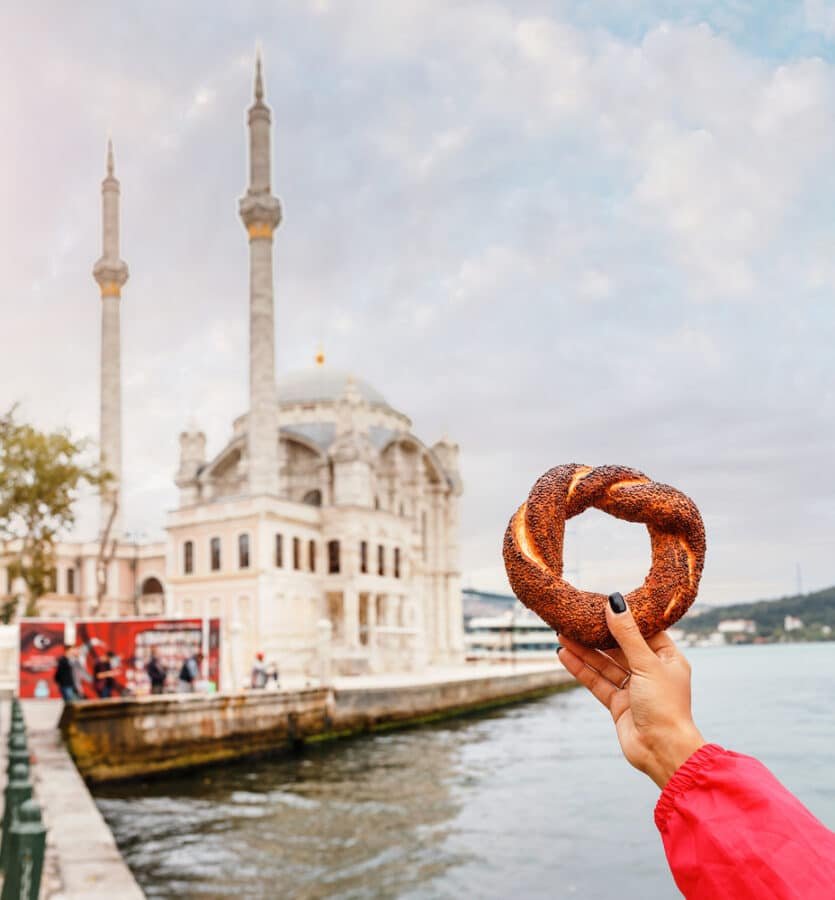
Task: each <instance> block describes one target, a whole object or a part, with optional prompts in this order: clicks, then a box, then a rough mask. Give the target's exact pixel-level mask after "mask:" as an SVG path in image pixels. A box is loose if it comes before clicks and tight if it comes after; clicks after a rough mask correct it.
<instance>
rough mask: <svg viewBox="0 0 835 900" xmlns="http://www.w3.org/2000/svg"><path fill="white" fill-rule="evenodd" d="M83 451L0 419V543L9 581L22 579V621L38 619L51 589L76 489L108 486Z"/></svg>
mask: <svg viewBox="0 0 835 900" xmlns="http://www.w3.org/2000/svg"><path fill="white" fill-rule="evenodd" d="M87 449H88V447H87V444H86V443H85V442H84V441H75V440H73V439H72V437H71V436H70V434H69V432H68V431H66V430H59V431H53V432H43V431H38V430H37V429H36V428H34V427H33V426H31V425H27V424H22V423H19V422H17V421H16V419H15V410H14V409H12V410H10V411H9V412H8V413H6V414H5V415H4V416H2V417H0V540H2V541H3V543H4V545H5V546H4V551H5V553H6V554H8V553H12V554H13V558H12V560H11V562H10V564H9V575H10V578H16V577H22V578H23V580H24V581H25V582H26V586H27V588H28V590H29V603H28V606H27V610H26V613H27V615H35V614H37V603H38V599H39V598H40V597H42V596H43V595H44V594H45V593H47V591H50V590H52V589H53V587H54V586H53V584H52V579H53V570H54V568H55V554H54V547H55V541H56V539H57V538H58V537H59V536H60V535H61V533H63V532H65V531H67V530H69V529H70V528H71V527H72V526H73V524H74V523H75V501H76V500H77V498H78V492H79V489H80V488H81V487H82V485H84V484H89V485H94V486H102V485H105V484H106V483H107V481H108V480H109V477H108V476H107V475H103V474H102V473H101V472H100V471H99V469H98V467H97V466H95V465H89V464H87V462H86V461H85V456H86V451H87ZM3 615H10V612H9V611H8V610H5V609H4V610H0V618H2V617H3Z"/></svg>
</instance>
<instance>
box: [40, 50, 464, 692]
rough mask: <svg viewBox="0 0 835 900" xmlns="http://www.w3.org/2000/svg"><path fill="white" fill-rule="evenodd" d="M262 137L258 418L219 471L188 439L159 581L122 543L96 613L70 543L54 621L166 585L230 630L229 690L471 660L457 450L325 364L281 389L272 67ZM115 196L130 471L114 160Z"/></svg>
mask: <svg viewBox="0 0 835 900" xmlns="http://www.w3.org/2000/svg"><path fill="white" fill-rule="evenodd" d="M248 128H249V156H250V169H249V185H248V188H247V191H246V193H245V195H244V197H243V198H242V199H241V201H240V216H241V219H242V221H243V223H244V226H245V227H246V230H247V234H248V239H249V249H250V266H249V333H250V346H249V352H250V359H249V362H250V369H249V409H248V411H247V412H245V413H244V414H243V415H241V416H239V417H238V418H237V419H236V420H235V421H234V423H233V426H232V433H231V435H230V437H229V440H228V441H227V443H226V445H225V446H224V447H223V448H221V449H220V451H219V452H217V453H216V454H214V455H213V456H210V455H209V454H208V453H207V446H206V437H205V435H204V434H203V433H202V432H201V431H200V430H199V428H197V427H189V428H188V429H186V430H185V431H184V432H183V433H182V434H181V435H180V463H179V468H178V471H177V473H176V484H177V486H178V488H179V505H178V508H177V509H176V510H174V511H173V512H171V513H170V514H169V515H168V518H167V522H166V529H167V540H166V542H165V544H164V545H163V546H161V545H153V546H152V545H142V551H141V554H139V551H136V553H137V559H139V558H140V556H141V559H142V566H144V568H142V566H140V565H139V563H138V562H137V560H136V559H134V560H132V558H131V550H132V548H133V547H134V545H132V544H123V543H121V544H120V545H119V548H118V549H117V553H116V555H115V558H114V560H113V562H112V563H111V569H112V571H111V572H110V573H109V578H108V592H107V598H106V601H107V602H105V603H102V604H100V605H99V606H98V607H96V605H95V603H94V598H95V560H96V554H97V552H98V547H97V545H96V544H90V545H81V544H67V545H63V546H62V548H61V549H60V550H59V568H60V569H61V570H62V571H64V570H68V569H69V568H71V567H75V568H77V569H78V570H79V574H78V576H77V578H74V579H73V585H74V590H75V591H76V594H74V595H72V596H73V602H71V601H70V599H68V598H67V596H66V595H64V594H62V593H61V591H60V588H59V590H58V591H57V592H56V594H55V595H53V596H50V597H48V598H47V599H46V601H45V602H44V609H45V610H46V611H48V613H49V614H61V615H64V614H68V613H69V614H78V615H82V614H89V612H90V611H91V610H92V611H95V612H99V613H103V614H108V613H112V612H116V611H117V610H118V611H119V613H120V614H125V613H129V614H134V615H135V614H136V612H137V608H138V606H139V605H140V604H142V603H143V599H142V598H144V597H146V596H151V595H150V594H149V593H148V592H147V591H146V589H145V584H146V581H145V580H143V577H145V578H146V579H147V578H150V577H153V578H154V579H158V583H159V584H160V586H161V594H162V595H164V596H159V597H158V598H157V599H158V600H159V603H158V606H159V611H160V612H163V611H164V612H165V613H166V614H167V615H173V616H220V617H221V619H222V640H223V646H224V647H225V648H226V652H225V653H224V654H223V656H224V667H225V678H226V679H227V680H226V681H225V683H226V684H227V685H228V684H229V683H230V681H229V679H231V681H232V683H236V684H237V683H240V682H241V681H242V680H243V679H244V678H245V676H246V673H247V671H248V668H249V665H250V663H251V660H252V657H253V655H254V653H255V652H256V651H258V650H261V651H263V652H264V653H265V655H266V657H267V661H268V662H270V661H275V662H276V663H277V665H278V666H279V669H280V670H281V672H282V673H285V674H289V675H302V676H304V677H321V674H322V672H323V671H325V670H327V671H329V672H334V673H336V674H339V673H345V674H354V673H362V672H379V671H395V670H418V669H422V668H425V667H426V666H429V665H445V664H450V663H456V662H459V661H461V660H463V623H462V611H461V588H460V577H459V570H458V502H459V497H460V495H461V479H460V475H459V470H458V447H457V445H456V444H455V443H453V442H452V441H450V440H448V439H444V440H441V441H438V442H437V443H435V444H434V445H428V444H426V443H424V442H423V441H421V439H420V438H418V437H417V436H416V435H415V434H414V433H413V430H412V423H411V421H410V420H409V418H408V417H407V416H406V415H405V414H403V413H402V412H400V411H398V410H396V409H395V408H394V407H392V406H391V405H390V404H389V403H388V402H387V401H386V399H385V398H384V397H383V396H382V394H380V393H379V392H378V391H376V390H375V389H374V388H372V387H371V386H370V385H369V384H367V383H366V382H364V381H362V380H361V379H359V378H357V377H354V376H352V375H349V374H347V373H344V372H341V371H338V370H335V369H333V368H331V367H330V366H329V365H327V364H326V363H325V361H324V356H323V355H321V354H320V355H318V356H317V360H316V365H314V366H312V367H311V368H310V369H308V370H306V371H302V372H295V373H290V374H286V375H284V376H282V377H280V378H279V379H278V381H277V382H276V376H275V369H276V365H275V348H274V296H273V233H274V231H275V229H276V227H277V226H278V224H279V222H280V221H281V205H280V202H279V200H278V199H277V198H276V197H274V196H273V194H272V184H271V170H270V156H271V153H270V130H271V124H270V111H269V108H268V107H267V105H266V103H265V101H264V89H263V78H262V73H261V64H260V60H259V62H258V65H257V71H256V81H255V99H254V102H253V104H252V106H251V107H250V109H249V115H248ZM103 191H104V204H105V205H104V209H105V213H104V252H103V256H102V259H101V260H100V262H99V263H97V265H96V277H97V279H98V280H99V283H100V284H101V285H102V296H103V301H110V300H112V301H113V303H111V304H110V305H108V304H107V303H106V302H105V305H104V306H103V315H102V328H103V332H102V448H103V449H102V452H103V459H104V460H105V461H106V464H107V465H108V467H109V468H110V469H111V470H112V471H116V472H119V473H120V463H119V462H118V461H119V460H120V455H121V449H120V447H121V445H120V440H121V438H120V435H121V423H120V406H121V400H120V397H121V389H120V385H119V366H118V358H119V332H118V303H119V292H118V290H117V288H119V289H120V288H121V285H122V284H124V282H125V280H126V279H127V266H126V265H125V264H124V263H123V262H121V261H120V259H119V244H118V182H117V181H116V180H115V178H114V176H113V167H112V153H111V154H109V158H108V174H107V178H106V179H105V182H104V187H103ZM242 309H243V307H242ZM117 486H118V481H117ZM108 502H109V499H108V497H106V496H105V497H104V498H103V507H102V509H103V515H104V514H105V513H106V512H107V510H108V509H109V507H108V506H107V503H108ZM120 512H121V510H120ZM115 533H117V532H116V531H115V530H114V534H115ZM131 565H132V566H133V568H131ZM152 570H153V575H151V571H152ZM145 572H147V576H145V575H144V573H145ZM67 577H69V576H67ZM91 588H92V593H91ZM145 605H146V607H150V603H149V604H145ZM72 607H74V608H75V610H77V612H75V611H71V610H72ZM141 611H142V612H145V611H148V612H157V610H156V609H154V610H151V609H150V608H147V609H142V610H141ZM327 623H330V624H327ZM325 662H326V664H325Z"/></svg>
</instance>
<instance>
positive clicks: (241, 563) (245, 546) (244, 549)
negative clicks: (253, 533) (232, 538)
mask: <svg viewBox="0 0 835 900" xmlns="http://www.w3.org/2000/svg"><path fill="white" fill-rule="evenodd" d="M238 568H239V569H248V568H249V535H248V534H239V535H238Z"/></svg>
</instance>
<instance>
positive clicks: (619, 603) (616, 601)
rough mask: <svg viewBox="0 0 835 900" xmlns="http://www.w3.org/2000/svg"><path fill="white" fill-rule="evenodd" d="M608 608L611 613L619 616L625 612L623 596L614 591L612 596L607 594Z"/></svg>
mask: <svg viewBox="0 0 835 900" xmlns="http://www.w3.org/2000/svg"><path fill="white" fill-rule="evenodd" d="M609 606H611V607H612V612H613V613H617V614H618V615H620V614H621V613H625V612H626V600H624V599H623V594H619V593H618V592H617V591H615V593H614V594H609Z"/></svg>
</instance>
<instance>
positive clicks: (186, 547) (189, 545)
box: [183, 541, 194, 575]
mask: <svg viewBox="0 0 835 900" xmlns="http://www.w3.org/2000/svg"><path fill="white" fill-rule="evenodd" d="M193 571H194V541H186V542H185V544H183V574H184V575H191V573H192V572H193Z"/></svg>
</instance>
